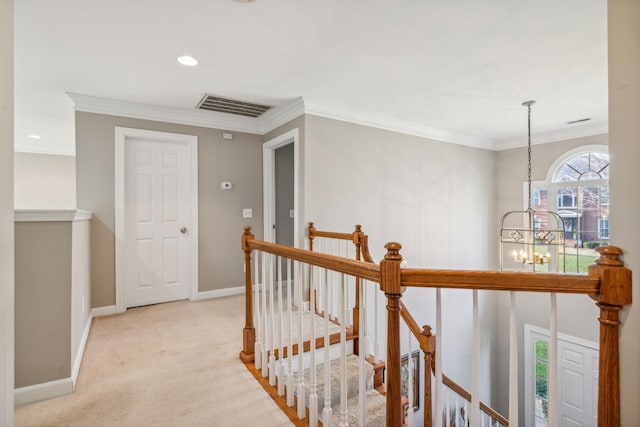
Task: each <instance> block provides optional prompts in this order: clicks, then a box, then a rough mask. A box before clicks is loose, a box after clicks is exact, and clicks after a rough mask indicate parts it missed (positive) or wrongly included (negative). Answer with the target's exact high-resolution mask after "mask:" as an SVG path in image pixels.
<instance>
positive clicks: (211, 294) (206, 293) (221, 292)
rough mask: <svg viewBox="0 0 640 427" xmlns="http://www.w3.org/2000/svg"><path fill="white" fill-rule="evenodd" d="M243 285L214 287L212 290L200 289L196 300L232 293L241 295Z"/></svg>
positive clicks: (227, 295) (230, 294)
mask: <svg viewBox="0 0 640 427" xmlns="http://www.w3.org/2000/svg"><path fill="white" fill-rule="evenodd" d="M243 294H244V286H238V287H235V288H224V289H214V290H212V291H202V292H199V293H198V300H205V299H212V298H222V297H229V296H232V295H243Z"/></svg>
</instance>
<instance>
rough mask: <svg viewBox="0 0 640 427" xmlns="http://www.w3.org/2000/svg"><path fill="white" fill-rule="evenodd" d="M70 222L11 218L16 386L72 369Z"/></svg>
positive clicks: (50, 378)
mask: <svg viewBox="0 0 640 427" xmlns="http://www.w3.org/2000/svg"><path fill="white" fill-rule="evenodd" d="M71 224H72V223H71V222H68V221H64V222H16V225H15V236H16V244H15V262H16V267H15V269H16V270H15V271H16V278H15V281H16V290H15V310H16V319H15V334H16V335H15V337H16V338H15V339H16V342H15V354H16V360H15V375H16V377H15V381H16V384H15V386H16V388H17V387H24V386H28V385H33V384H39V383H45V382H48V381H53V380H58V379H61V378H68V377H69V376H70V375H71V277H72V275H71V243H72V238H71V236H72V227H71Z"/></svg>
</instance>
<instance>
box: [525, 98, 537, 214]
mask: <svg viewBox="0 0 640 427" xmlns="http://www.w3.org/2000/svg"><path fill="white" fill-rule="evenodd" d="M533 102H535V101H528V102H525V103H524V104H525V105H526V106H527V110H528V114H527V136H528V139H527V168H528V169H527V184H528V190H529V191H528V196H529V199H528V204H527V207H528V208H529V210H531V105H532V104H533Z"/></svg>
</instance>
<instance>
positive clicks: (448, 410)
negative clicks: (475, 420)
mask: <svg viewBox="0 0 640 427" xmlns="http://www.w3.org/2000/svg"><path fill="white" fill-rule="evenodd" d="M444 394H445V403H444V408H445V409H444V419H445V425H446V426H447V427H451V403H450V401H449V399H450V397H451V390H449V389H447V390H446V391H445V393H444Z"/></svg>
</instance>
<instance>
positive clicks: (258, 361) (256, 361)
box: [251, 252, 262, 369]
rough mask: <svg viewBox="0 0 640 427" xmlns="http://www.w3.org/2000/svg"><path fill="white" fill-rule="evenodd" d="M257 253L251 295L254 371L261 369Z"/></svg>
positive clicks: (260, 321) (257, 254) (259, 283)
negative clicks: (253, 327)
mask: <svg viewBox="0 0 640 427" xmlns="http://www.w3.org/2000/svg"><path fill="white" fill-rule="evenodd" d="M258 258H259V253H258V252H254V264H255V265H254V267H253V272H254V276H255V278H254V280H253V286H252V287H251V288H252V291H253V292H252V293H253V307H254V311H255V319H256V341H255V343H254V345H253V363H254V366H255V367H256V369H260V368H261V367H262V319H261V317H260V316H261V314H260V294H261V292H262V291H261V289H262V283H261V282H260V273H259V271H258V270H259V267H260V265H259V263H258Z"/></svg>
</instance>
